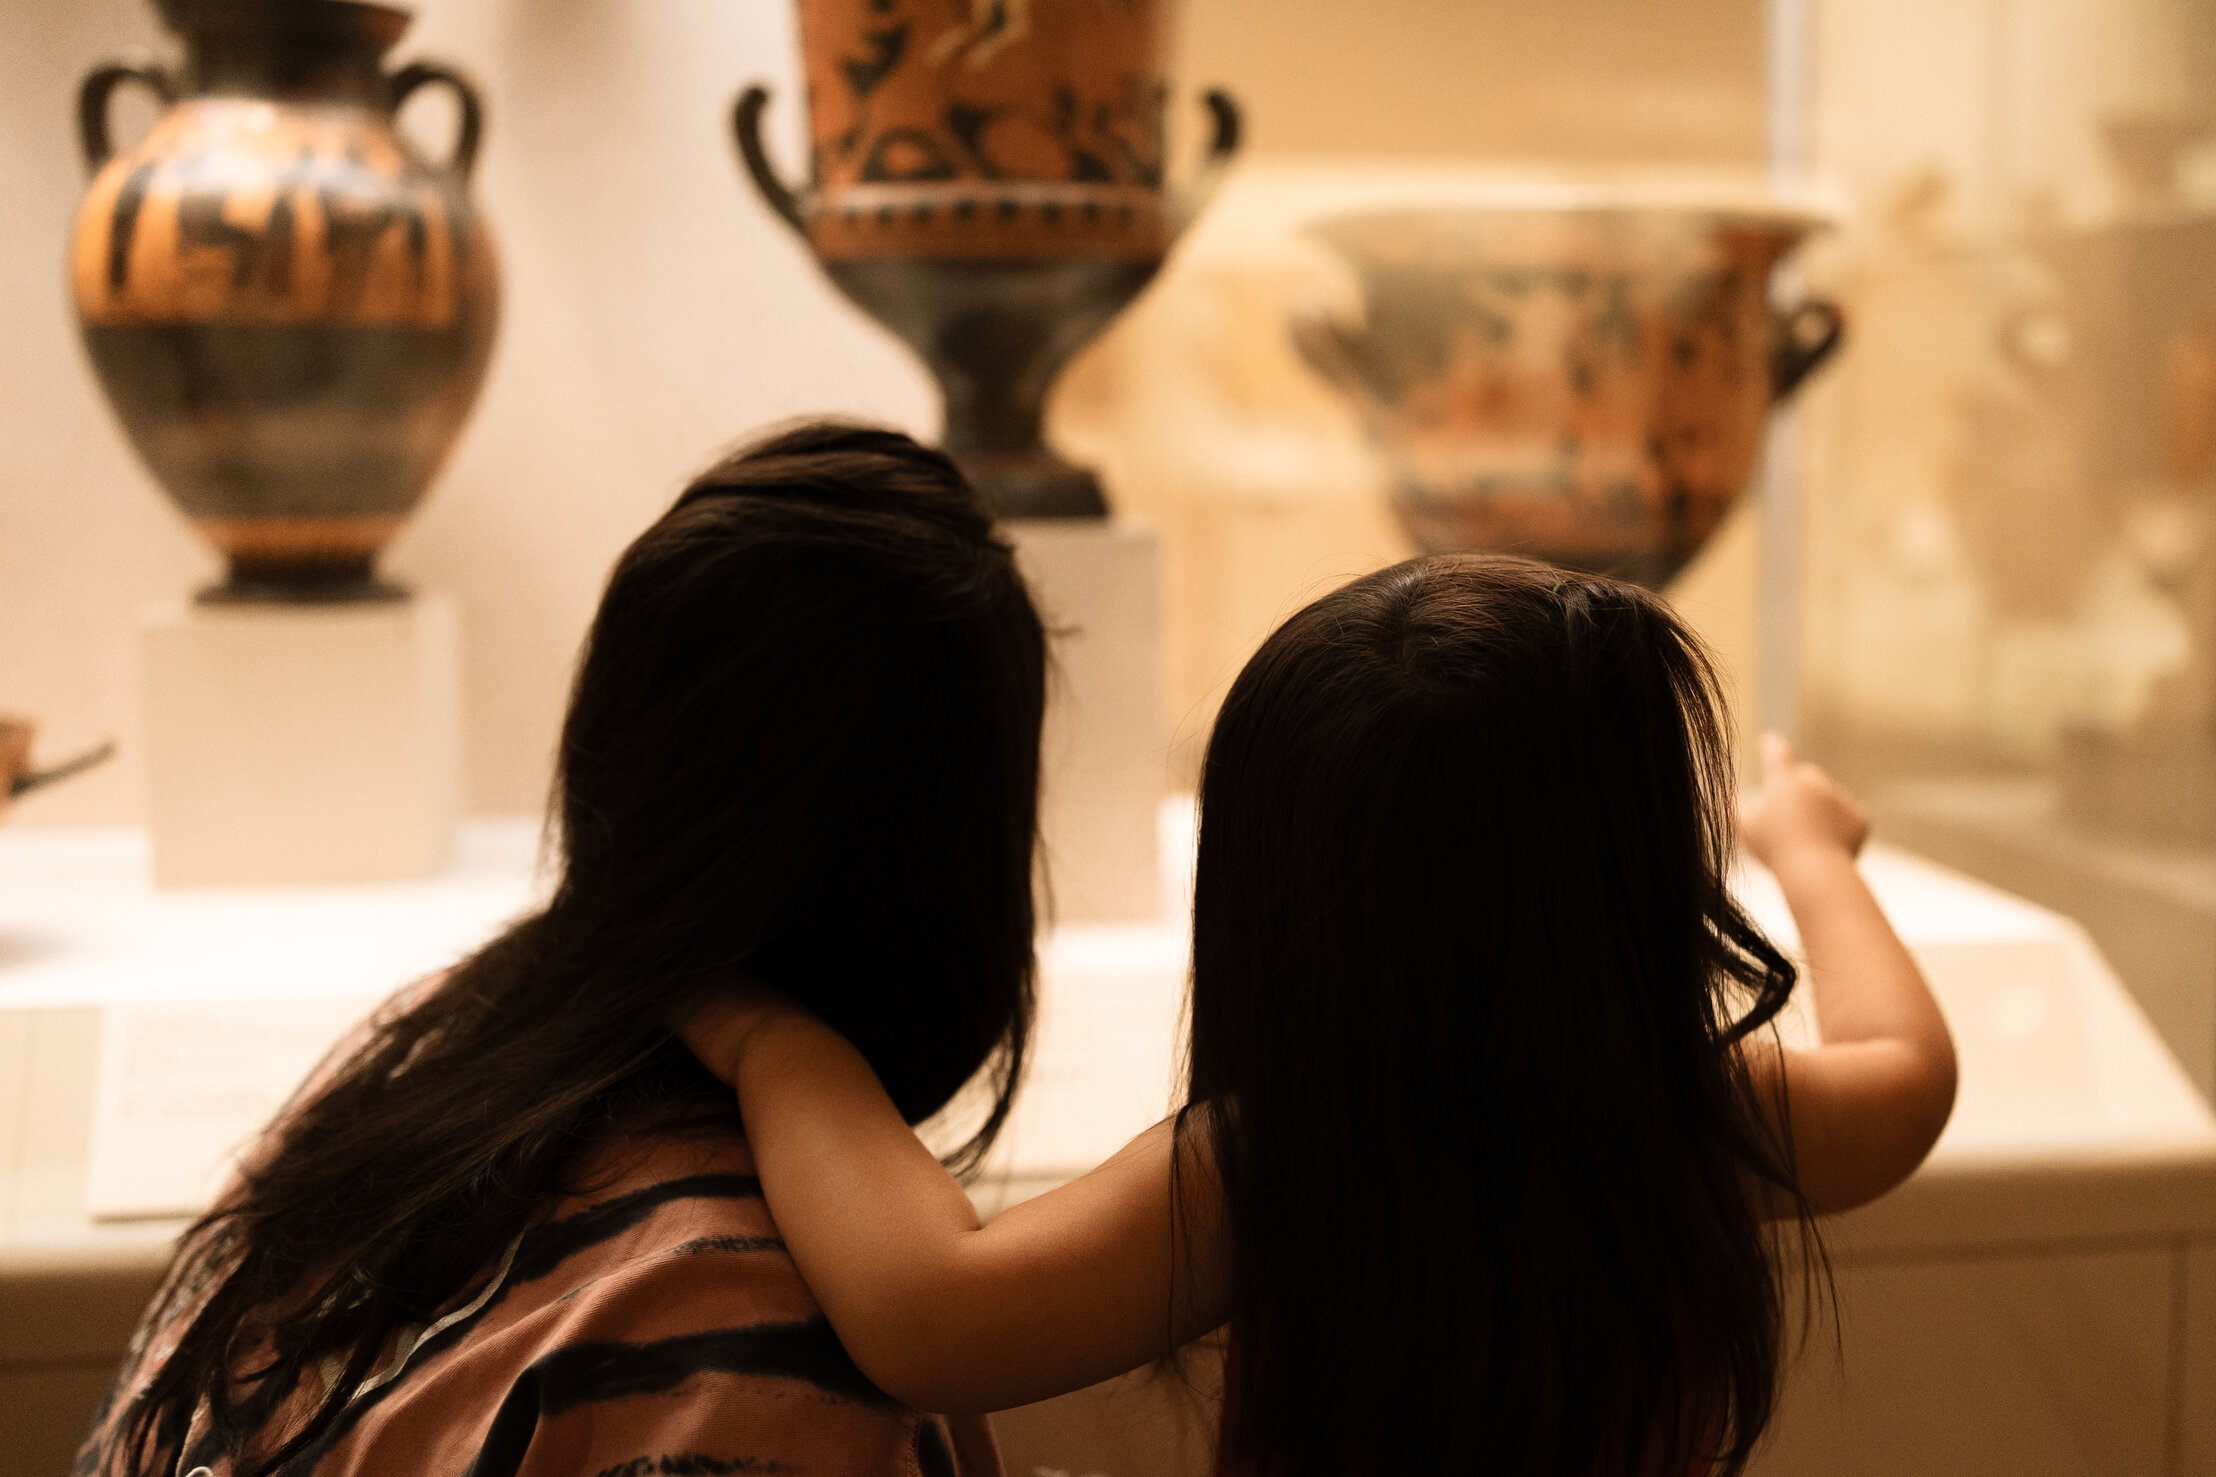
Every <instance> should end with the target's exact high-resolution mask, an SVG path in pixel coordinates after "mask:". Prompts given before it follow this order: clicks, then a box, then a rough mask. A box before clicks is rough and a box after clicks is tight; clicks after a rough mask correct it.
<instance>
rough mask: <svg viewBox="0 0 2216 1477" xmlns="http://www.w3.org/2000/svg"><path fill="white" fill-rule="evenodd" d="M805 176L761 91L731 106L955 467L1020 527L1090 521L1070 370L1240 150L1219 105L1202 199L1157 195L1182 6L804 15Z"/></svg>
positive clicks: (889, 3) (822, 4)
mask: <svg viewBox="0 0 2216 1477" xmlns="http://www.w3.org/2000/svg"><path fill="white" fill-rule="evenodd" d="M798 4H799V14H800V38H801V48H802V51H803V53H804V55H805V59H806V66H807V78H808V111H809V126H810V135H811V140H812V156H813V161H814V164H813V171H812V173H813V179H812V182H811V183H810V184H809V185H808V186H806V187H805V188H802V189H798V190H795V189H792V188H789V187H788V186H786V185H785V184H784V183H783V182H782V181H780V180H779V178H778V176H777V174H776V171H775V170H774V169H773V168H772V167H771V166H770V163H769V160H768V156H767V154H766V153H765V152H764V150H763V147H762V142H761V132H760V125H761V113H762V109H763V107H764V106H765V104H766V103H767V101H768V93H767V91H766V90H765V89H763V88H760V87H754V88H750V89H748V91H747V92H746V93H745V94H743V95H742V96H741V97H740V99H739V101H738V106H737V110H736V113H735V118H734V122H735V126H736V131H737V134H738V143H739V149H740V153H741V155H742V156H743V158H744V160H745V162H746V166H747V169H748V172H749V173H750V174H751V175H752V176H753V179H754V183H755V186H756V187H757V188H758V189H759V190H760V191H761V193H762V196H763V198H764V199H765V200H767V201H768V202H769V204H770V206H771V207H772V208H773V209H775V210H776V211H777V212H778V214H780V215H782V216H783V217H784V218H785V219H786V221H788V222H789V223H790V224H791V225H792V226H793V228H794V229H795V230H797V231H799V232H800V233H801V235H802V236H803V237H804V238H805V239H806V240H807V242H808V245H809V247H810V249H811V250H812V251H813V252H814V253H815V255H816V257H817V259H818V260H819V261H821V262H822V264H823V267H824V270H825V271H826V272H827V273H828V274H829V276H830V277H831V279H832V281H833V282H835V283H837V284H838V286H839V288H840V289H841V290H842V291H844V292H845V293H846V295H847V296H848V297H850V298H852V299H853V300H854V301H855V303H857V304H858V305H860V307H861V308H862V309H863V310H864V311H865V312H868V313H869V314H871V315H872V316H874V317H876V318H877V319H878V320H879V321H880V322H882V323H884V324H885V325H886V327H888V328H890V329H891V330H892V331H893V332H894V333H895V334H897V335H899V337H900V338H901V339H902V340H904V341H905V342H906V343H907V344H908V345H909V346H910V347H912V348H913V349H915V351H916V352H917V353H918V354H919V355H921V356H922V358H923V360H924V362H925V363H926V364H927V365H929V366H930V369H931V372H932V374H933V375H934V376H935V377H936V378H937V380H938V382H939V387H940V389H941V390H942V391H943V392H944V394H945V397H946V432H945V438H944V444H945V447H946V450H947V452H948V453H949V454H950V455H952V456H953V457H954V458H955V459H956V460H957V461H958V462H960V463H961V465H962V468H963V470H964V471H965V472H966V473H967V474H968V475H969V476H970V478H971V480H972V481H974V482H975V483H976V484H977V485H978V487H979V488H980V490H981V491H983V492H984V493H985V494H986V495H987V496H989V497H990V498H992V499H993V501H994V502H995V504H996V505H997V506H998V507H999V508H1000V509H1001V511H1002V512H1003V513H1004V514H1007V515H1009V516H1013V517H1088V516H1090V517H1098V516H1101V515H1102V514H1104V513H1105V512H1106V511H1107V509H1106V504H1105V502H1104V501H1103V500H1102V498H1101V494H1100V485H1099V482H1098V480H1097V479H1096V478H1094V476H1093V475H1092V473H1090V472H1089V471H1086V470H1085V469H1084V468H1081V467H1076V466H1072V465H1071V464H1069V463H1068V462H1065V461H1063V460H1062V459H1061V458H1060V457H1058V456H1056V455H1055V454H1054V453H1053V452H1052V451H1051V450H1049V449H1048V448H1047V446H1046V445H1045V442H1044V441H1043V440H1042V438H1041V434H1040V417H1041V414H1042V411H1043V409H1044V406H1045V401H1046V395H1047V391H1048V389H1050V388H1051V387H1052V385H1053V383H1054V377H1055V375H1056V374H1057V373H1058V372H1059V371H1060V369H1061V367H1062V365H1063V364H1064V363H1065V362H1067V360H1068V359H1069V357H1070V355H1072V354H1073V353H1075V352H1076V351H1077V350H1078V349H1079V348H1080V347H1082V346H1083V345H1084V344H1085V342H1086V341H1087V340H1089V339H1090V338H1092V336H1093V335H1094V334H1095V333H1097V332H1099V330H1100V329H1101V327H1102V326H1103V325H1105V324H1106V323H1107V322H1108V320H1110V319H1111V318H1113V317H1114V316H1115V315H1116V314H1117V313H1118V312H1120V311H1122V309H1123V307H1124V306H1125V304H1127V303H1129V302H1130V301H1131V299H1132V298H1134V297H1136V296H1137V295H1138V293H1139V291H1140V290H1141V289H1142V288H1144V287H1145V286H1146V284H1147V283H1148V282H1149V281H1150V280H1151V279H1152V278H1153V276H1154V273H1155V271H1156V269H1157V268H1158V267H1159V266H1160V265H1161V262H1162V258H1163V256H1164V255H1165V254H1166V253H1167V252H1168V250H1169V248H1170V245H1171V243H1172V241H1173V240H1174V239H1175V237H1176V234H1177V225H1178V222H1179V220H1181V219H1184V218H1186V217H1188V216H1189V215H1190V213H1191V211H1192V210H1193V209H1194V208H1196V207H1197V204H1198V197H1199V196H1201V195H1203V194H1204V193H1205V191H1206V189H1207V187H1208V186H1209V185H1211V184H1212V183H1213V180H1214V177H1215V175H1216V174H1217V173H1218V172H1219V171H1220V170H1221V168H1222V166H1223V165H1224V164H1225V163H1226V162H1227V161H1228V160H1229V158H1230V156H1231V154H1232V153H1233V152H1234V151H1235V150H1236V148H1237V146H1238V131H1239V124H1238V113H1237V110H1236V109H1235V108H1234V107H1233V105H1232V103H1231V101H1230V99H1229V98H1227V97H1225V96H1224V95H1223V94H1222V93H1210V94H1208V96H1207V103H1208V106H1209V110H1210V112H1211V114H1212V118H1213V124H1214V137H1213V139H1212V141H1211V143H1210V146H1209V152H1208V164H1207V166H1206V168H1205V170H1204V173H1203V178H1202V182H1201V184H1200V186H1199V187H1198V188H1197V189H1196V190H1195V191H1194V192H1193V193H1192V194H1191V195H1188V196H1186V197H1185V198H1183V199H1179V198H1176V197H1174V196H1173V195H1172V194H1171V192H1169V191H1168V190H1167V189H1166V187H1165V151H1164V114H1165V109H1166V107H1167V101H1168V97H1169V85H1168V81H1167V67H1168V51H1169V24H1170V19H1171V15H1170V0H798Z"/></svg>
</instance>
